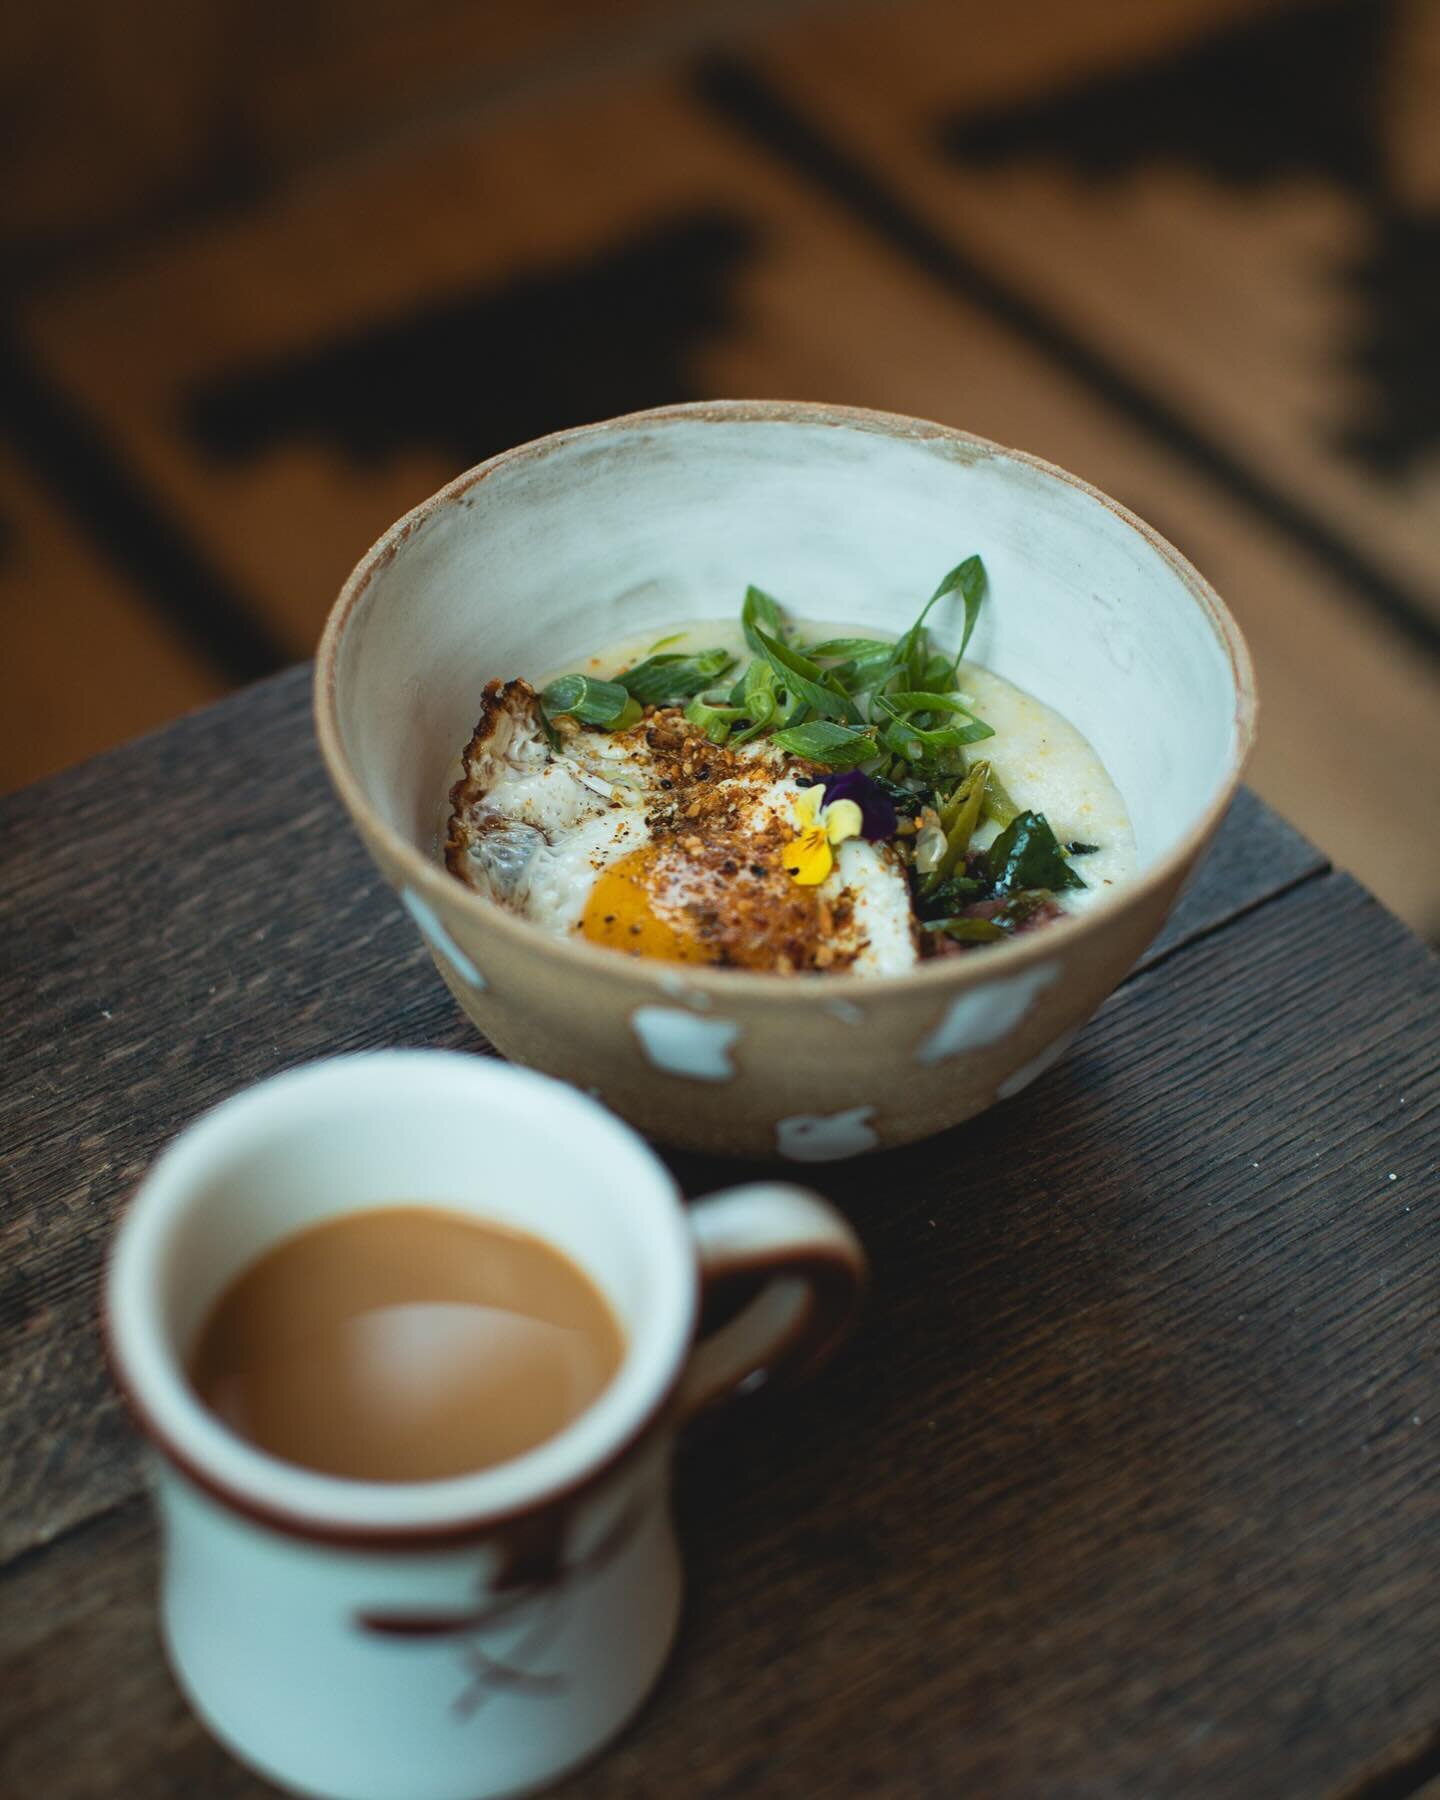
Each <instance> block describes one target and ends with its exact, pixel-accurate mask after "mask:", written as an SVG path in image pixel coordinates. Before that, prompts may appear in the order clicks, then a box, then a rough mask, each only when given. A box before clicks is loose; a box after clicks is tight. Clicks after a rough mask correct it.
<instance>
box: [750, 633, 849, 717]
mask: <svg viewBox="0 0 1440 1800" xmlns="http://www.w3.org/2000/svg"><path fill="white" fill-rule="evenodd" d="M755 637H756V639H757V640H758V647H759V650H760V654H761V655H762V656H763V657H764V658H765V660H766V661H767V662H768V663H769V664H770V666H771V668H772V669H774V671H775V673H776V674H777V675H778V676H779V677H780V683H781V685H782V686H783V687H784V688H785V689H786V691H787V692H788V693H791V694H794V695H795V696H796V697H797V698H799V699H801V700H803V701H804V702H805V704H806V705H807V706H809V707H810V708H812V709H813V710H814V711H815V712H817V713H819V715H820V717H821V718H822V719H840V720H842V721H843V722H844V723H845V724H847V725H859V724H860V723H861V718H860V713H859V709H858V708H857V707H856V705H855V702H854V701H853V700H852V699H851V698H850V696H849V695H848V694H845V693H842V692H840V691H839V690H838V689H837V688H835V687H832V686H831V685H830V683H829V682H828V681H827V680H826V677H825V671H824V670H823V669H822V668H821V667H820V665H819V664H818V663H813V662H811V661H810V659H809V657H808V656H802V655H801V654H800V652H799V651H798V650H792V649H790V647H789V646H788V645H786V644H782V643H780V642H779V641H778V640H777V639H775V638H772V637H770V636H768V635H767V633H765V632H763V631H761V630H760V628H759V626H758V625H757V626H756V627H755Z"/></svg>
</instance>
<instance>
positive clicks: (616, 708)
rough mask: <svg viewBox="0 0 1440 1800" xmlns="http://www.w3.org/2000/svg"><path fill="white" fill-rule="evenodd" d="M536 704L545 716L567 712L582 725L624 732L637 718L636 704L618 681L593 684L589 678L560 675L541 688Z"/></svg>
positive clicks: (637, 704)
mask: <svg viewBox="0 0 1440 1800" xmlns="http://www.w3.org/2000/svg"><path fill="white" fill-rule="evenodd" d="M540 704H541V706H542V707H543V708H544V710H545V711H546V712H547V713H550V714H551V715H554V714H556V713H569V714H570V715H571V717H572V718H576V719H579V720H580V722H581V723H582V724H584V725H603V726H604V727H605V728H606V729H607V730H609V731H625V730H627V729H628V728H629V727H630V726H631V725H634V724H635V723H636V722H637V721H638V720H639V718H640V714H641V707H640V702H639V701H638V700H636V699H635V698H634V697H633V696H632V695H631V694H630V693H628V692H627V691H626V689H625V688H623V687H622V686H621V685H620V683H619V682H618V681H596V680H594V679H593V678H592V677H591V676H589V675H561V676H559V677H558V678H557V679H556V680H554V681H552V682H551V683H550V685H549V686H548V687H547V688H545V689H544V691H543V692H542V693H541V695H540Z"/></svg>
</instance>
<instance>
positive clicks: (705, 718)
mask: <svg viewBox="0 0 1440 1800" xmlns="http://www.w3.org/2000/svg"><path fill="white" fill-rule="evenodd" d="M745 716H746V714H745V709H744V707H743V706H724V705H721V704H720V703H719V702H717V701H714V700H704V699H702V698H701V697H700V696H699V695H698V694H697V695H696V696H695V698H694V699H693V700H692V701H691V702H690V704H689V705H688V706H687V707H686V708H685V717H686V719H687V720H689V722H690V724H692V725H698V726H699V727H700V728H701V730H702V731H703V732H704V733H705V735H706V737H708V738H709V740H710V742H711V743H712V744H723V743H724V742H725V740H726V738H728V737H729V735H730V732H731V729H732V728H733V726H734V723H735V721H736V719H743V718H744V717H745Z"/></svg>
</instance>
